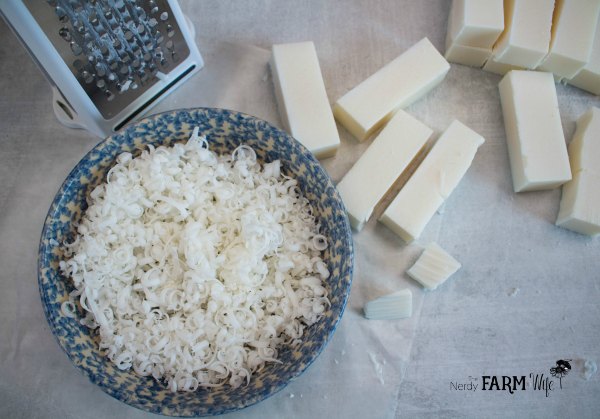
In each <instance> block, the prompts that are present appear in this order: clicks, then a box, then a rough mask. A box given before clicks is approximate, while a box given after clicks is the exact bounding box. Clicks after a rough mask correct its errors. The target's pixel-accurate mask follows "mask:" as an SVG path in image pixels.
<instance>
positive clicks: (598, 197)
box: [556, 108, 600, 236]
mask: <svg viewBox="0 0 600 419" xmlns="http://www.w3.org/2000/svg"><path fill="white" fill-rule="evenodd" d="M569 155H570V158H571V169H572V170H573V180H571V181H570V182H567V183H565V185H564V186H563V191H562V198H561V201H560V210H559V212H558V217H557V219H556V225H558V226H560V227H564V228H567V229H569V230H573V231H576V232H578V233H581V234H587V235H591V236H593V235H597V234H600V109H598V108H592V109H590V111H588V112H587V113H586V114H585V115H583V116H582V117H581V118H579V120H578V121H577V130H576V131H575V135H574V136H573V140H572V141H571V143H570V144H569Z"/></svg>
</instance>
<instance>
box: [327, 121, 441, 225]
mask: <svg viewBox="0 0 600 419" xmlns="http://www.w3.org/2000/svg"><path fill="white" fill-rule="evenodd" d="M432 133H433V131H432V130H431V129H430V128H428V127H427V126H426V125H424V124H423V123H422V122H420V121H418V120H416V119H415V118H414V117H412V116H411V115H409V114H407V113H406V112H404V111H402V110H399V111H398V112H397V113H396V115H394V117H393V118H392V119H391V120H390V122H389V123H388V124H387V125H386V126H385V127H384V128H383V130H382V131H381V133H380V134H379V135H378V136H377V138H375V140H373V143H372V144H371V145H370V146H369V148H368V149H367V150H366V151H365V152H364V153H363V155H362V156H361V157H360V159H358V161H357V162H356V164H354V166H353V167H352V169H350V171H349V172H348V173H346V175H345V176H344V178H343V179H342V180H341V182H340V183H339V184H338V185H337V189H338V191H339V192H340V195H341V197H342V200H343V201H344V204H345V205H346V210H347V211H348V217H349V219H350V224H351V225H352V227H353V228H354V229H355V230H356V231H360V230H361V229H362V228H363V226H364V224H365V223H366V222H367V221H368V220H369V217H370V216H371V213H372V212H373V209H374V208H375V206H376V205H377V203H378V202H379V201H380V200H381V198H383V197H384V195H385V194H386V192H387V191H388V190H389V189H390V187H391V186H392V185H393V184H394V182H395V181H396V180H397V179H398V178H399V177H400V176H401V175H402V173H403V172H404V171H405V170H406V169H407V167H408V166H409V165H410V163H411V162H412V161H413V159H414V158H415V156H417V154H419V152H420V151H421V150H422V149H423V146H424V145H425V143H426V142H427V140H428V139H429V137H430V136H431V134H432Z"/></svg>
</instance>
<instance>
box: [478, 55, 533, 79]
mask: <svg viewBox="0 0 600 419" xmlns="http://www.w3.org/2000/svg"><path fill="white" fill-rule="evenodd" d="M522 69H523V68H522V67H518V66H515V65H510V64H503V63H499V62H497V61H495V60H494V56H493V55H492V56H491V57H490V58H489V59H488V60H487V61H486V62H485V65H484V66H483V70H484V71H489V72H490V73H495V74H500V75H501V76H503V75H505V74H506V73H508V72H509V71H511V70H522Z"/></svg>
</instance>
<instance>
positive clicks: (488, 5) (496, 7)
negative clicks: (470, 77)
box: [446, 0, 504, 49]
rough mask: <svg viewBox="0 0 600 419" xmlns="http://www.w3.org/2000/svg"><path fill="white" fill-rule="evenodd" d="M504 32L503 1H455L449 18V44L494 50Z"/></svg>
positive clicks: (447, 37) (447, 36) (447, 39)
mask: <svg viewBox="0 0 600 419" xmlns="http://www.w3.org/2000/svg"><path fill="white" fill-rule="evenodd" d="M503 30H504V3H503V0H453V1H452V6H451V9H450V15H449V17H448V32H447V35H446V41H447V45H448V44H459V45H465V46H469V47H474V48H484V49H492V47H493V46H494V43H495V42H496V40H497V39H498V37H499V36H500V34H501V33H502V31H503Z"/></svg>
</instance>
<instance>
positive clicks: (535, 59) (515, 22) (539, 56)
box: [494, 0, 554, 68]
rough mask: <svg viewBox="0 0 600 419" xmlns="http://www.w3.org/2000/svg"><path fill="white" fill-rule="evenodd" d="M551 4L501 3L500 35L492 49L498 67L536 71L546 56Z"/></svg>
mask: <svg viewBox="0 0 600 419" xmlns="http://www.w3.org/2000/svg"><path fill="white" fill-rule="evenodd" d="M553 12H554V0H505V2H504V32H503V33H502V35H500V38H499V39H498V42H496V45H495V46H494V57H495V58H494V59H495V61H497V62H499V63H504V64H511V65H514V66H518V67H523V68H536V67H537V66H538V65H539V64H540V63H541V62H542V60H543V59H544V58H545V57H546V54H548V48H549V45H550V39H551V29H552V16H553Z"/></svg>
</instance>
